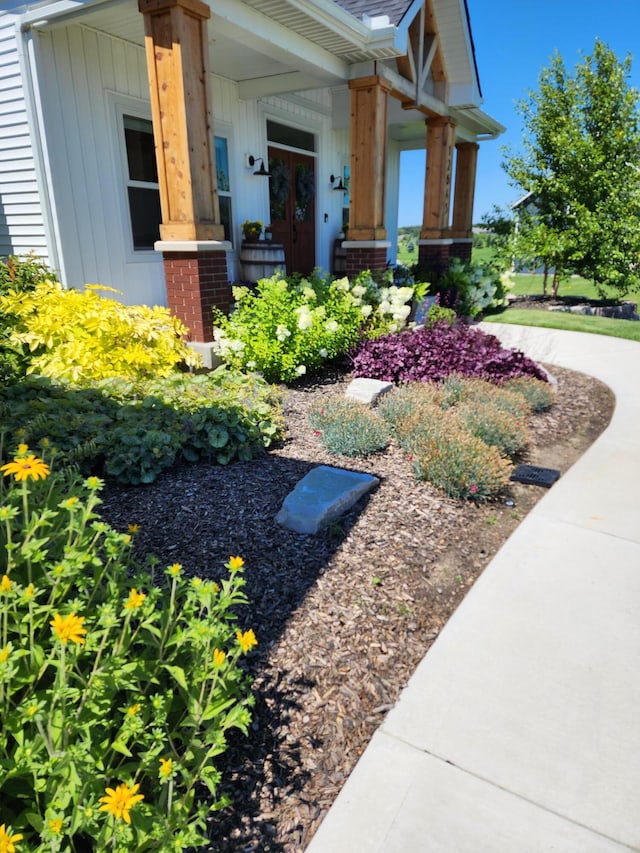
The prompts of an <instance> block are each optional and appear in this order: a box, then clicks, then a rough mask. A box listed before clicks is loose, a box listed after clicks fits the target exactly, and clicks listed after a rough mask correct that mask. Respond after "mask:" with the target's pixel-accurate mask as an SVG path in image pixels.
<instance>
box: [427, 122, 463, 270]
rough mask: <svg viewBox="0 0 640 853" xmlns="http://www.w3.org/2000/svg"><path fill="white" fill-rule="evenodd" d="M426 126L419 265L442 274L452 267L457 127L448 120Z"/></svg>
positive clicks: (429, 123) (428, 123)
mask: <svg viewBox="0 0 640 853" xmlns="http://www.w3.org/2000/svg"><path fill="white" fill-rule="evenodd" d="M426 125H427V173H426V178H425V190H424V212H423V216H422V230H421V231H420V240H419V241H418V247H419V248H418V262H419V265H420V266H421V267H423V268H425V269H431V270H435V271H436V272H441V271H442V270H444V269H446V267H447V266H448V264H449V247H450V246H451V235H450V229H449V207H450V198H451V172H452V166H453V145H454V141H455V134H456V125H455V122H454V121H452V119H450V118H446V117H444V116H438V117H437V118H430V119H427V121H426Z"/></svg>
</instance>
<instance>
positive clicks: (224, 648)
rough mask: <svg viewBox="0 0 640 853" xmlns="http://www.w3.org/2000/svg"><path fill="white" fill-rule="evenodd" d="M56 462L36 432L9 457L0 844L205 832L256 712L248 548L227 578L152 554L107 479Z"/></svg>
mask: <svg viewBox="0 0 640 853" xmlns="http://www.w3.org/2000/svg"><path fill="white" fill-rule="evenodd" d="M0 438H1V437H0ZM54 463H55V460H49V461H45V460H44V459H42V458H40V457H39V456H38V455H36V454H35V453H32V452H31V450H30V449H29V448H28V447H27V446H26V445H21V446H20V447H19V448H17V450H16V451H15V453H14V454H13V458H12V459H11V461H10V462H8V463H6V464H5V465H4V466H2V468H0V498H1V502H0V767H2V771H3V772H2V774H0V842H2V843H4V845H5V846H4V847H1V846H0V849H7V850H11V849H14V848H15V850H16V851H17V853H21V851H22V850H25V851H26V850H29V851H35V853H44V851H64V850H79V849H82V850H92V851H95V853H98V852H99V851H100V853H102V851H105V850H112V851H116V853H125V851H126V853H142V851H166V850H182V849H185V848H190V849H196V848H201V847H203V846H204V845H205V844H206V843H208V842H207V840H206V838H205V829H206V817H207V815H208V813H209V812H210V811H211V810H213V809H216V808H220V807H221V805H223V804H225V801H224V800H223V798H222V797H221V796H220V793H219V790H218V788H219V783H220V772H219V770H218V768H217V767H216V758H217V756H219V755H220V754H221V753H222V752H224V750H225V747H226V733H227V731H229V730H230V729H233V728H238V729H240V730H241V731H243V732H245V733H247V727H248V723H249V721H250V710H249V709H250V706H251V702H252V696H251V693H250V689H249V682H248V678H247V676H246V675H245V673H244V671H243V669H242V666H241V658H242V657H243V656H244V655H245V654H247V653H248V652H250V651H251V650H252V649H253V648H254V647H255V645H256V644H257V638H256V637H255V634H254V632H253V631H252V630H251V629H250V628H248V629H244V628H241V627H239V624H238V621H237V616H236V615H235V614H236V611H237V608H238V606H239V605H241V604H243V603H245V602H246V598H245V595H244V592H243V587H244V583H245V581H244V578H243V572H244V566H243V561H242V559H241V558H240V557H230V559H229V562H228V563H227V565H226V572H225V573H224V577H223V578H220V579H219V581H218V582H217V583H214V582H213V581H210V580H204V579H197V578H190V577H188V576H187V573H186V571H185V570H184V569H183V567H182V566H181V565H180V564H179V563H175V564H174V565H172V566H170V567H168V568H167V569H166V570H165V571H164V572H160V571H159V570H158V568H157V566H155V565H154V563H153V561H150V563H149V565H148V566H139V565H137V564H136V562H135V560H134V559H133V558H132V556H131V554H132V552H131V539H132V537H131V534H128V533H119V532H117V531H115V530H113V529H112V528H111V527H110V526H109V525H108V524H106V523H105V522H103V521H102V520H101V518H100V515H99V512H98V508H99V504H100V497H99V493H100V489H101V487H102V481H101V480H100V479H99V478H98V477H95V476H92V477H88V478H86V479H84V480H81V479H78V478H77V477H76V478H74V477H70V476H66V477H63V476H62V475H61V473H60V472H58V471H57V470H56V466H55V464H54ZM27 466H28V467H27ZM45 468H46V469H47V470H46V471H45ZM203 791H204V792H206V796H204V797H203V795H202V792H203ZM3 833H4V834H3ZM10 845H13V846H10Z"/></svg>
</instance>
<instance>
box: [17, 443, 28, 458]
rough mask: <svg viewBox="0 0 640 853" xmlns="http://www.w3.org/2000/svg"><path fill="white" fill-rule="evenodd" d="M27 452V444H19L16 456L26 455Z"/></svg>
mask: <svg viewBox="0 0 640 853" xmlns="http://www.w3.org/2000/svg"><path fill="white" fill-rule="evenodd" d="M28 452H29V445H28V444H19V445H18V451H17V453H16V456H26V455H27V453H28Z"/></svg>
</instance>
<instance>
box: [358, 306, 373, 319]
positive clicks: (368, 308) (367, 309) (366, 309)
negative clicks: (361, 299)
mask: <svg viewBox="0 0 640 853" xmlns="http://www.w3.org/2000/svg"><path fill="white" fill-rule="evenodd" d="M372 311H373V308H372V307H371V305H363V306H362V307H361V308H360V313H361V314H362V316H363V317H368V316H369V315H370V314H371V312H372Z"/></svg>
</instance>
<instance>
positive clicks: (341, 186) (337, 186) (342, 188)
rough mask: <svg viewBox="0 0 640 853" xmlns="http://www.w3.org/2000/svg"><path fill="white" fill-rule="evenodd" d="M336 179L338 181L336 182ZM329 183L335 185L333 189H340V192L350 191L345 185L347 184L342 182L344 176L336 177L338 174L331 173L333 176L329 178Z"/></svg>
mask: <svg viewBox="0 0 640 853" xmlns="http://www.w3.org/2000/svg"><path fill="white" fill-rule="evenodd" d="M336 181H337V182H338V183H336ZM329 183H330V184H331V185H332V187H333V189H334V190H337V191H338V192H340V193H346V192H348V190H347V188H346V187H345V185H344V184H343V183H342V178H336V176H335V175H331V177H330V178H329Z"/></svg>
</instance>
